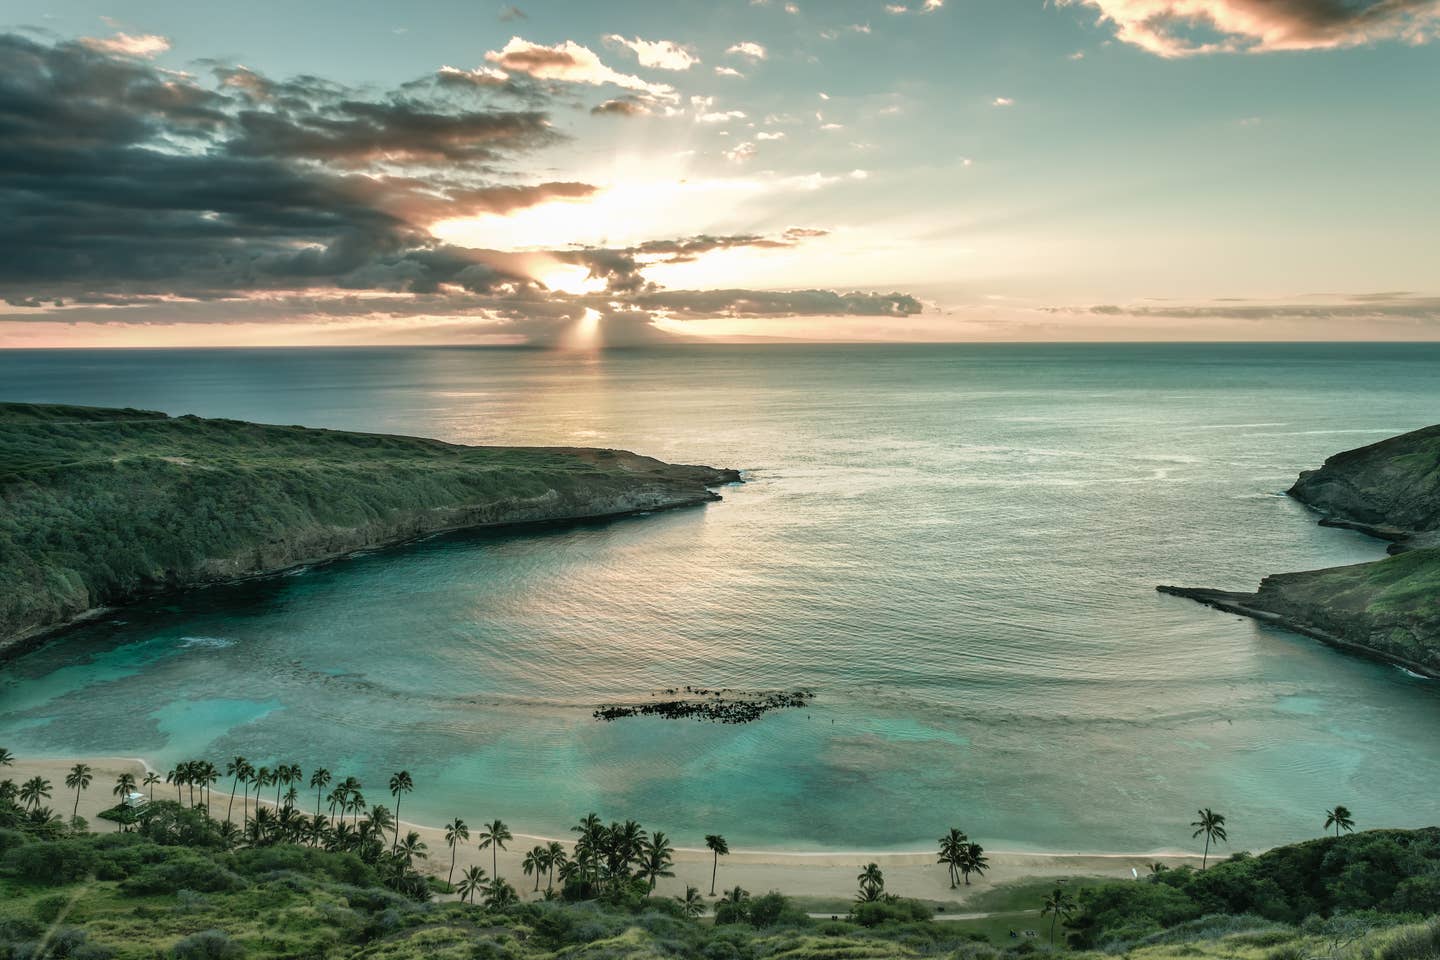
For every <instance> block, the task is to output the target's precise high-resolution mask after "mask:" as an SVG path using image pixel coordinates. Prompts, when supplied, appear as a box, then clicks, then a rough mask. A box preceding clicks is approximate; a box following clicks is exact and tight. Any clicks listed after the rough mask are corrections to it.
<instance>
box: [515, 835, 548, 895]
mask: <svg viewBox="0 0 1440 960" xmlns="http://www.w3.org/2000/svg"><path fill="white" fill-rule="evenodd" d="M520 869H521V870H524V871H525V876H527V877H528V876H530V874H532V873H533V874H535V890H534V891H533V892H537V893H538V892H539V890H540V874H542V873H544V872H545V848H544V847H542V846H539V845H536V846H533V847H531V848H530V850H529V852H528V853H526V854H525V859H524V860H521V861H520Z"/></svg>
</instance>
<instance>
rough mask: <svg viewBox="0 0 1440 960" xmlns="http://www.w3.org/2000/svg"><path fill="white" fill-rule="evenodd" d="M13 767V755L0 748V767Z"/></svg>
mask: <svg viewBox="0 0 1440 960" xmlns="http://www.w3.org/2000/svg"><path fill="white" fill-rule="evenodd" d="M13 766H15V754H13V753H11V752H10V751H9V750H6V749H5V748H4V747H0V767H13Z"/></svg>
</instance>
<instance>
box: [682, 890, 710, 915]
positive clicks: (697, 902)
mask: <svg viewBox="0 0 1440 960" xmlns="http://www.w3.org/2000/svg"><path fill="white" fill-rule="evenodd" d="M675 899H676V900H677V901H679V903H680V909H681V910H683V911H685V916H687V917H691V918H694V917H698V916H700V914H702V913H704V912H705V900H704V899H703V898H702V897H701V896H700V888H699V887H691V886H688V885H687V886H686V887H685V896H683V897H676V898H675Z"/></svg>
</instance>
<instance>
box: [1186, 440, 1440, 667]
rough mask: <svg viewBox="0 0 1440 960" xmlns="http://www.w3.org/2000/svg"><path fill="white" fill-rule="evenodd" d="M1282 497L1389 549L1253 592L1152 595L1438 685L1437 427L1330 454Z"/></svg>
mask: <svg viewBox="0 0 1440 960" xmlns="http://www.w3.org/2000/svg"><path fill="white" fill-rule="evenodd" d="M1288 493H1289V494H1290V496H1292V497H1294V498H1295V499H1297V500H1299V501H1300V502H1302V503H1304V504H1306V505H1307V506H1309V507H1310V508H1311V509H1313V510H1316V511H1317V512H1319V513H1320V514H1322V517H1323V518H1322V519H1321V521H1320V522H1321V523H1322V524H1325V525H1327V526H1338V527H1347V528H1351V529H1356V530H1360V531H1362V532H1365V533H1368V534H1371V535H1373V536H1376V537H1380V538H1383V539H1385V540H1389V541H1392V546H1391V547H1390V552H1391V553H1392V554H1395V555H1394V556H1391V557H1389V558H1387V559H1384V560H1377V561H1375V562H1373V563H1360V564H1354V565H1351V566H1345V567H1332V568H1329V569H1326V570H1310V571H1305V572H1302V573H1283V574H1276V575H1274V576H1269V577H1266V578H1265V579H1264V581H1262V582H1261V584H1260V589H1259V590H1257V591H1256V592H1254V593H1237V592H1234V591H1227V590H1211V589H1207V588H1194V587H1170V586H1162V587H1158V588H1157V589H1159V590H1160V591H1162V592H1164V593H1171V594H1175V595H1177V596H1182V597H1188V598H1190V599H1192V600H1198V601H1199V602H1201V603H1204V604H1207V605H1209V606H1212V607H1216V608H1218V609H1221V610H1226V611H1229V612H1231V613H1239V614H1243V615H1244V616H1248V617H1254V618H1255V619H1257V620H1261V621H1263V622H1266V623H1271V624H1274V625H1276V626H1280V627H1284V628H1286V629H1289V630H1293V631H1295V632H1297V633H1303V634H1305V635H1307V636H1311V637H1314V638H1316V639H1318V640H1321V641H1323V642H1325V643H1328V644H1330V645H1331V646H1334V647H1337V648H1340V649H1343V650H1347V651H1349V652H1352V653H1358V654H1361V655H1363V656H1367V657H1371V658H1374V659H1379V660H1384V661H1388V662H1391V663H1395V664H1398V665H1400V666H1403V667H1405V668H1406V669H1407V670H1411V671H1413V672H1415V673H1418V674H1421V675H1422V676H1428V677H1437V678H1440V426H1434V427H1426V428H1425V429H1423V430H1416V431H1414V432H1411V433H1407V434H1403V435H1401V436H1398V437H1391V438H1389V439H1388V440H1382V441H1381V442H1379V443H1375V444H1371V445H1370V446H1367V447H1361V448H1359V449H1357V450H1349V451H1346V452H1344V453H1339V454H1336V455H1335V456H1333V457H1331V458H1330V459H1328V460H1326V461H1325V464H1324V466H1322V467H1320V468H1319V469H1317V470H1307V471H1305V472H1304V473H1302V474H1301V475H1300V478H1299V479H1298V480H1297V481H1296V482H1295V485H1294V486H1293V487H1291V488H1290V490H1289V491H1288Z"/></svg>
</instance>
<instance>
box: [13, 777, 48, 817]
mask: <svg viewBox="0 0 1440 960" xmlns="http://www.w3.org/2000/svg"><path fill="white" fill-rule="evenodd" d="M19 796H20V802H21V803H23V804H25V806H27V807H29V808H30V809H31V810H34V809H35V808H36V807H38V806H40V801H41V800H49V799H50V781H49V780H46V779H45V778H44V777H31V778H30V779H29V780H26V781H25V782H24V783H22V784H21V785H20V794H19Z"/></svg>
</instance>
